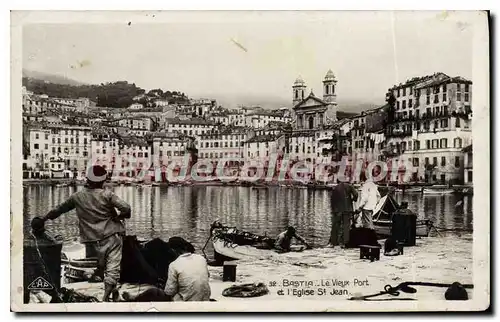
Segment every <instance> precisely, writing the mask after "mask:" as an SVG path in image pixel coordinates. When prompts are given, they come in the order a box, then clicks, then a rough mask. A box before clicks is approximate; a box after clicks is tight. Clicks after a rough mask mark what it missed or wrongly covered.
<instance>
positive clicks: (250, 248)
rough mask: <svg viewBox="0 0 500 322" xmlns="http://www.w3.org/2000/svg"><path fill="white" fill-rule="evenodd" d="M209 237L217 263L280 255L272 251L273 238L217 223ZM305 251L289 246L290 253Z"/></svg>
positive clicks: (303, 247) (214, 224) (269, 257)
mask: <svg viewBox="0 0 500 322" xmlns="http://www.w3.org/2000/svg"><path fill="white" fill-rule="evenodd" d="M211 236H212V244H213V247H214V258H215V261H216V262H218V263H221V262H224V261H229V260H244V259H274V258H278V257H279V255H280V253H278V252H276V251H275V250H274V249H273V246H274V242H275V239H274V238H270V237H268V236H266V235H257V234H253V233H249V232H246V231H241V230H238V229H236V228H234V227H227V226H224V225H222V224H221V223H219V222H214V223H213V224H212V227H211ZM305 249H306V247H305V246H303V245H292V246H291V252H301V251H303V250H305Z"/></svg>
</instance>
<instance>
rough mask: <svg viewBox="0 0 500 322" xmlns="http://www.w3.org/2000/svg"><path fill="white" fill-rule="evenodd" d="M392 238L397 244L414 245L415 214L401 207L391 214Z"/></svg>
mask: <svg viewBox="0 0 500 322" xmlns="http://www.w3.org/2000/svg"><path fill="white" fill-rule="evenodd" d="M391 230H392V231H391V234H392V238H394V239H395V240H396V241H397V242H398V245H402V246H415V245H416V238H417V216H416V215H415V214H413V213H411V212H410V211H408V210H406V209H403V210H400V211H398V212H396V213H394V215H393V216H392V229H391Z"/></svg>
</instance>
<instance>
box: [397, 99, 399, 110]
mask: <svg viewBox="0 0 500 322" xmlns="http://www.w3.org/2000/svg"><path fill="white" fill-rule="evenodd" d="M396 109H397V110H399V101H397V102H396Z"/></svg>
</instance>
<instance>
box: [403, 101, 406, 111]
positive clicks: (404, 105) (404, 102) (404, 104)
mask: <svg viewBox="0 0 500 322" xmlns="http://www.w3.org/2000/svg"><path fill="white" fill-rule="evenodd" d="M405 108H406V101H403V110H404V109H405Z"/></svg>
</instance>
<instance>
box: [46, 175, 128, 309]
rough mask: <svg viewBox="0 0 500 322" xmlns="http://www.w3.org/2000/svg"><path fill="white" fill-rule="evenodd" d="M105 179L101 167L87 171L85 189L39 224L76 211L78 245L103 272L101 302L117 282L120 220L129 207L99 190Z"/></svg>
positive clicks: (112, 195) (52, 211)
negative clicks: (89, 250)
mask: <svg viewBox="0 0 500 322" xmlns="http://www.w3.org/2000/svg"><path fill="white" fill-rule="evenodd" d="M106 177H107V172H106V169H104V168H103V167H102V166H98V165H96V166H93V167H91V168H90V169H89V172H88V174H87V185H86V186H85V188H84V189H82V190H80V191H78V192H76V193H74V194H73V195H71V196H70V197H69V198H68V199H67V200H66V201H65V202H64V203H62V204H61V205H59V206H58V207H57V208H55V209H53V210H51V211H50V212H49V213H48V214H47V215H45V216H44V217H42V220H43V221H47V220H48V219H51V220H54V219H56V218H57V217H59V216H60V215H62V214H64V213H66V212H69V211H71V210H73V209H76V215H77V217H78V223H79V227H80V241H81V242H82V243H84V244H86V245H90V246H92V247H93V248H94V249H95V251H96V252H97V258H98V262H99V267H102V268H103V269H104V296H103V302H108V301H109V298H110V295H111V293H112V292H113V291H114V290H115V288H116V285H117V284H118V281H119V279H120V263H121V260H122V248H123V240H122V236H123V235H124V234H125V225H124V223H123V220H124V219H128V218H130V206H129V205H128V204H127V203H126V202H125V201H123V200H122V199H120V198H119V197H118V196H117V195H115V194H114V193H113V192H112V191H110V190H104V189H103V185H104V182H105V181H106ZM115 208H116V209H118V210H119V211H120V214H117V212H116V209H115Z"/></svg>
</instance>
